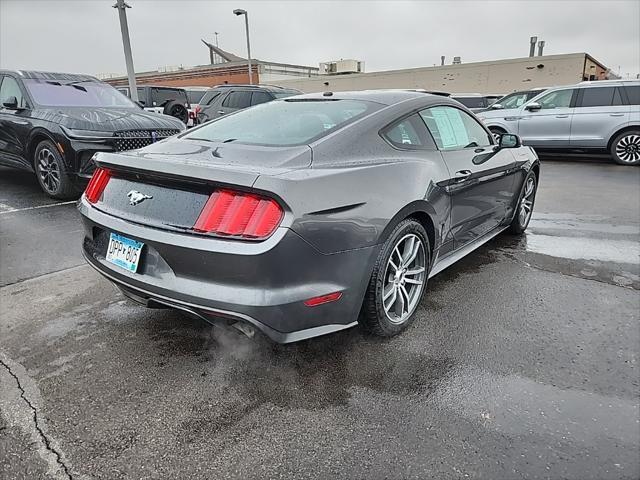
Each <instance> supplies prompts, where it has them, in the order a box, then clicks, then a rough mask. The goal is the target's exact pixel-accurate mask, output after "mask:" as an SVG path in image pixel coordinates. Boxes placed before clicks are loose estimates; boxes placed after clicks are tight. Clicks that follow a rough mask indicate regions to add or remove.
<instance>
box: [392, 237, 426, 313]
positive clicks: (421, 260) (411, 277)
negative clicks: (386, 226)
mask: <svg viewBox="0 0 640 480" xmlns="http://www.w3.org/2000/svg"><path fill="white" fill-rule="evenodd" d="M426 267H427V256H426V254H425V248H424V244H423V242H422V240H421V239H420V237H418V236H417V235H415V234H413V233H411V234H408V235H405V236H404V237H402V238H401V239H400V240H399V241H398V242H397V243H396V245H395V246H394V247H393V251H392V252H391V255H390V257H389V260H388V262H387V266H386V268H385V273H384V284H383V286H382V304H383V308H384V312H385V314H386V316H387V318H388V319H389V320H390V321H391V322H392V323H394V324H400V323H403V322H405V321H406V320H407V319H408V318H409V317H410V316H411V314H412V313H413V311H414V310H415V308H416V306H417V304H418V302H419V301H420V298H421V297H422V290H423V289H424V282H425V280H426Z"/></svg>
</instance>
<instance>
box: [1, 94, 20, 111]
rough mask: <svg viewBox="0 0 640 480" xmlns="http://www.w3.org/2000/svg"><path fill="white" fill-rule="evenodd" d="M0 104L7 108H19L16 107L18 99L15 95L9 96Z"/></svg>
mask: <svg viewBox="0 0 640 480" xmlns="http://www.w3.org/2000/svg"><path fill="white" fill-rule="evenodd" d="M2 106H4V108H8V109H9V110H20V109H19V108H18V99H17V98H16V97H9V98H7V99H6V100H5V101H4V102H2Z"/></svg>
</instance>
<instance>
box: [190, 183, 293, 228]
mask: <svg viewBox="0 0 640 480" xmlns="http://www.w3.org/2000/svg"><path fill="white" fill-rule="evenodd" d="M282 216H283V211H282V208H281V207H280V205H278V203H277V202H276V201H275V200H272V199H270V198H266V197H261V196H258V195H253V194H247V193H242V192H234V191H232V190H218V191H216V192H214V193H212V194H211V196H210V197H209V200H207V203H206V204H205V206H204V208H203V209H202V211H201V212H200V215H199V216H198V220H196V223H195V225H194V226H193V229H194V230H195V231H198V232H207V233H216V234H218V235H229V236H233V237H244V238H255V239H261V238H266V237H268V236H269V235H271V234H272V233H273V231H274V230H275V229H276V228H277V227H278V225H279V224H280V221H281V220H282Z"/></svg>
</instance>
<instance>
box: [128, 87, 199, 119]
mask: <svg viewBox="0 0 640 480" xmlns="http://www.w3.org/2000/svg"><path fill="white" fill-rule="evenodd" d="M116 89H117V90H118V91H119V92H120V93H123V94H125V95H126V96H127V97H129V98H131V92H130V91H129V87H116ZM137 90H138V102H140V105H141V106H142V107H143V108H144V109H145V110H146V111H147V112H154V113H163V114H165V115H170V116H172V117H176V118H177V119H178V120H180V121H181V122H182V123H184V124H185V125H186V124H187V122H188V121H189V108H190V105H189V98H188V97H187V91H186V90H185V89H184V88H178V87H160V86H157V85H139V86H138V87H137Z"/></svg>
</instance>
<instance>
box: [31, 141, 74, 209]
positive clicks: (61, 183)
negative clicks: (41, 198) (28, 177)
mask: <svg viewBox="0 0 640 480" xmlns="http://www.w3.org/2000/svg"><path fill="white" fill-rule="evenodd" d="M33 166H34V168H35V171H36V176H37V177H38V183H40V187H41V188H42V190H43V191H44V192H45V193H46V194H47V195H49V196H50V197H52V198H57V199H59V200H66V199H69V198H73V197H74V196H77V194H78V191H77V189H76V187H75V186H74V185H73V182H72V181H71V178H69V175H68V173H67V170H66V168H65V165H64V161H63V160H62V155H60V153H59V152H58V149H57V148H56V146H55V145H54V144H53V142H51V141H49V140H43V141H42V142H40V143H39V144H38V146H37V147H36V149H35V151H34V158H33Z"/></svg>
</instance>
